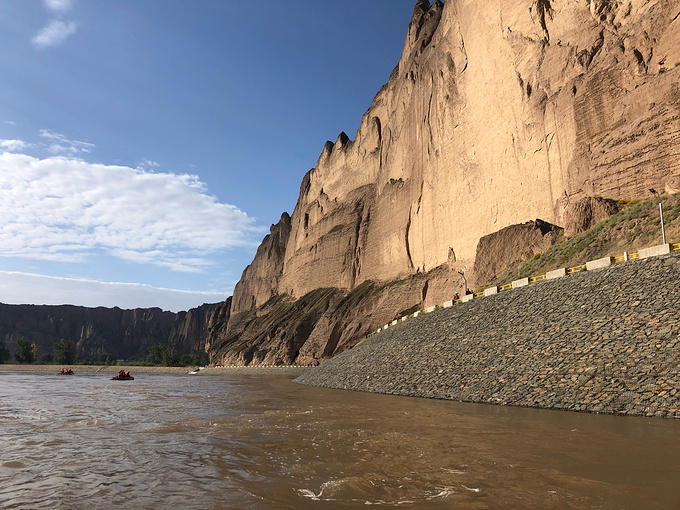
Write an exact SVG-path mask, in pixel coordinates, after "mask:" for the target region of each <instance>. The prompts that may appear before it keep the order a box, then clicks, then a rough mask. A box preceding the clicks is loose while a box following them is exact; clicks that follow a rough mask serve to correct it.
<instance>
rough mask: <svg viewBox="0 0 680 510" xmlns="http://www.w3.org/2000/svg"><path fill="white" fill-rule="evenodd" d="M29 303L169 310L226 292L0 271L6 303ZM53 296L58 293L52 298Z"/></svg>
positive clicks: (182, 308)
mask: <svg viewBox="0 0 680 510" xmlns="http://www.w3.org/2000/svg"><path fill="white" fill-rule="evenodd" d="M27 295H30V296H31V304H45V305H63V304H75V305H79V306H87V307H97V306H106V307H108V308H113V307H115V306H118V307H120V308H124V309H131V308H151V307H160V308H162V309H164V310H170V311H172V312H180V311H185V310H189V309H190V308H195V307H196V306H198V305H197V304H200V303H218V302H220V301H224V300H225V299H226V296H227V294H226V292H225V293H216V292H195V291H186V290H176V289H164V288H159V287H152V286H150V285H143V284H139V283H113V282H101V281H97V280H87V279H81V278H60V277H53V276H43V275H36V274H31V273H21V272H13V271H0V296H2V302H3V303H7V304H25V303H26V300H25V296H27ZM55 296H59V297H58V298H55Z"/></svg>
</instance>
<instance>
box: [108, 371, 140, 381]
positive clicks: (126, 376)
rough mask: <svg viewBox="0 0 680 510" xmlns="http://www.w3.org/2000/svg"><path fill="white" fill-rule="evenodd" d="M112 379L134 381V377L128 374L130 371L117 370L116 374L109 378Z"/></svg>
mask: <svg viewBox="0 0 680 510" xmlns="http://www.w3.org/2000/svg"><path fill="white" fill-rule="evenodd" d="M111 380H112V381H134V380H135V378H134V377H132V376H131V375H130V372H123V371H122V370H121V371H120V372H118V375H116V376H113V377H112V378H111Z"/></svg>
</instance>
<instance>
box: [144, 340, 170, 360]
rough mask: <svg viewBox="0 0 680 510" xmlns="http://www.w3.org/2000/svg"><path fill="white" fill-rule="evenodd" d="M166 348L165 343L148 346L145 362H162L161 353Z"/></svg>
mask: <svg viewBox="0 0 680 510" xmlns="http://www.w3.org/2000/svg"><path fill="white" fill-rule="evenodd" d="M167 349H168V347H167V346H166V345H163V344H155V345H152V346H151V347H149V355H148V356H147V357H146V362H147V363H150V364H152V365H161V364H162V363H163V353H164V352H165V351H166V350H167Z"/></svg>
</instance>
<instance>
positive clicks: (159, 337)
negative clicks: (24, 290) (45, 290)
mask: <svg viewBox="0 0 680 510" xmlns="http://www.w3.org/2000/svg"><path fill="white" fill-rule="evenodd" d="M223 308H224V304H223V303H220V304H217V305H202V306H200V307H198V308H193V309H191V310H189V311H188V312H180V313H179V314H175V313H173V312H166V311H163V310H161V309H160V308H138V309H134V310H122V309H120V308H104V307H99V308H85V307H82V306H71V305H61V306H47V305H43V306H38V305H7V304H1V303H0V339H2V340H4V342H5V344H6V345H7V346H8V348H9V349H10V352H11V353H12V354H13V353H14V346H15V344H16V341H17V340H18V339H19V338H21V337H25V338H27V339H28V340H30V341H31V342H35V344H36V346H37V348H38V355H39V356H40V355H43V354H49V353H51V352H52V346H53V345H54V343H56V342H59V340H61V339H62V338H70V339H71V340H73V341H74V342H75V343H76V350H77V353H78V355H79V356H81V357H83V358H91V357H95V356H98V355H101V354H111V355H112V356H113V358H115V359H143V358H144V357H146V355H147V354H148V349H149V347H150V346H152V345H154V344H165V345H168V347H170V348H171V349H173V350H174V351H175V352H177V353H181V354H189V353H200V352H204V351H205V350H206V338H207V337H208V330H209V329H210V328H211V327H212V328H215V327H219V326H216V325H218V324H221V321H222V320H224V319H225V314H224V311H223ZM226 318H227V319H228V312H227V315H226Z"/></svg>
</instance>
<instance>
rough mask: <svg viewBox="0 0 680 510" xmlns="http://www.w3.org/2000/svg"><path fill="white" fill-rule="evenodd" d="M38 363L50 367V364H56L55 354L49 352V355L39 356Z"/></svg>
mask: <svg viewBox="0 0 680 510" xmlns="http://www.w3.org/2000/svg"><path fill="white" fill-rule="evenodd" d="M38 363H40V364H41V365H49V364H50V363H54V354H52V353H51V352H48V353H47V354H43V355H42V356H38Z"/></svg>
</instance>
